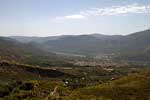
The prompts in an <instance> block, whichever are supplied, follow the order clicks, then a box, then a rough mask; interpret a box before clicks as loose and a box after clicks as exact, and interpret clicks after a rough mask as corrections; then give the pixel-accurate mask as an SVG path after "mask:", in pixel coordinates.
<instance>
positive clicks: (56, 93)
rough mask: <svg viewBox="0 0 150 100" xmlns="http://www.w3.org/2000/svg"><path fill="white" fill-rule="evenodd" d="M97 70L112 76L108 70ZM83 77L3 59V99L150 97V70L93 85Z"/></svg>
mask: <svg viewBox="0 0 150 100" xmlns="http://www.w3.org/2000/svg"><path fill="white" fill-rule="evenodd" d="M73 71H74V70H72V73H73ZM87 72H88V71H87ZM97 73H99V74H101V73H103V74H105V76H103V78H104V77H109V73H106V72H105V73H104V72H102V71H101V72H99V71H98V70H97ZM126 73H127V72H126ZM78 75H79V74H78ZM90 75H92V74H90ZM90 75H89V76H90ZM114 75H117V72H114ZM89 76H86V77H89ZM110 76H111V75H110ZM86 77H85V78H86ZM83 78H84V77H81V79H79V80H81V81H79V80H77V77H76V76H74V75H72V74H68V73H64V72H62V71H57V70H53V69H49V68H39V67H34V66H29V65H23V64H15V63H14V64H13V63H9V62H6V61H5V62H1V63H0V100H150V86H149V84H150V71H149V70H147V71H142V72H137V73H134V74H130V75H128V76H126V77H122V78H119V79H108V80H107V81H103V82H97V83H96V84H91V83H90V84H91V85H89V84H88V81H86V80H85V81H84V79H83ZM71 80H72V81H71ZM88 80H89V79H88ZM99 80H101V79H100V78H99ZM70 82H71V84H70ZM79 82H81V83H84V82H86V83H87V85H84V86H83V84H79ZM75 85H78V87H76V88H75V87H74V86H75ZM79 85H80V86H79Z"/></svg>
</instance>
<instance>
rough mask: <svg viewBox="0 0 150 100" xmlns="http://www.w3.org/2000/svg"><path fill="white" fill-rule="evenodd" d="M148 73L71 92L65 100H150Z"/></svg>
mask: <svg viewBox="0 0 150 100" xmlns="http://www.w3.org/2000/svg"><path fill="white" fill-rule="evenodd" d="M149 84H150V71H143V72H141V73H137V74H133V75H128V76H126V77H123V78H120V79H118V80H115V81H110V82H107V83H104V84H100V85H96V86H91V87H86V88H82V89H79V90H76V91H73V92H72V93H71V94H70V95H69V97H67V100H150V85H149Z"/></svg>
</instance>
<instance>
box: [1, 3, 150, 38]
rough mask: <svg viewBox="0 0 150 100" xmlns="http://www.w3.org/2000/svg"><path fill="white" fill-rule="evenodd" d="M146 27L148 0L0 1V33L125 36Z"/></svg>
mask: <svg viewBox="0 0 150 100" xmlns="http://www.w3.org/2000/svg"><path fill="white" fill-rule="evenodd" d="M149 28H150V0H0V36H57V35H80V34H93V33H100V34H106V35H126V34H130V33H133V32H137V31H141V30H145V29H149Z"/></svg>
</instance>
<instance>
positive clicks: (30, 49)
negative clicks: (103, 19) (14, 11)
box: [0, 30, 150, 64]
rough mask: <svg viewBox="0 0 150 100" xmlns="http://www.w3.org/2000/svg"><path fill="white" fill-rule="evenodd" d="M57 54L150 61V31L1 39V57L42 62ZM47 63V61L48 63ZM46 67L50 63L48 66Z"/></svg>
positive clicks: (52, 58)
mask: <svg viewBox="0 0 150 100" xmlns="http://www.w3.org/2000/svg"><path fill="white" fill-rule="evenodd" d="M57 55H65V56H89V57H97V58H102V59H103V58H112V59H123V60H136V61H139V60H140V61H148V60H150V30H144V31H140V32H136V33H133V34H130V35H126V36H122V35H111V36H110V35H102V34H91V35H75V36H74V35H64V36H53V37H22V36H11V37H0V58H1V59H2V58H3V59H11V60H15V59H17V60H19V61H25V63H26V62H32V63H33V62H35V59H36V60H37V61H36V62H38V61H40V63H45V62H47V59H49V60H50V59H51V60H54V59H56V58H60V57H57ZM49 60H48V61H49ZM45 64H47V63H45Z"/></svg>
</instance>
